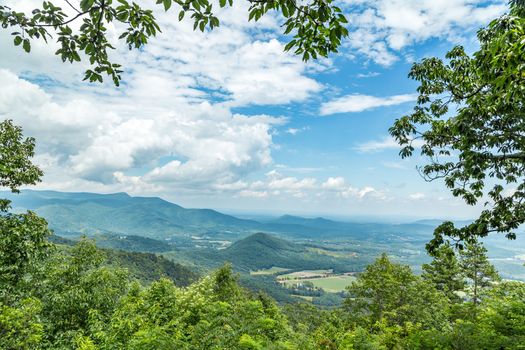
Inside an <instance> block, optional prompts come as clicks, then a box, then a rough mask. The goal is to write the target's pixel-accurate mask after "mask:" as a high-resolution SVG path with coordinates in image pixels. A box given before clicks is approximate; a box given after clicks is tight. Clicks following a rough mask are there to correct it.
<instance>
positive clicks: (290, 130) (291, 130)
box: [284, 126, 310, 136]
mask: <svg viewBox="0 0 525 350" xmlns="http://www.w3.org/2000/svg"><path fill="white" fill-rule="evenodd" d="M309 129H310V127H308V126H303V127H302V128H288V129H286V130H285V131H284V132H285V133H287V134H290V135H294V136H295V135H297V134H299V133H301V132H303V131H306V130H309Z"/></svg>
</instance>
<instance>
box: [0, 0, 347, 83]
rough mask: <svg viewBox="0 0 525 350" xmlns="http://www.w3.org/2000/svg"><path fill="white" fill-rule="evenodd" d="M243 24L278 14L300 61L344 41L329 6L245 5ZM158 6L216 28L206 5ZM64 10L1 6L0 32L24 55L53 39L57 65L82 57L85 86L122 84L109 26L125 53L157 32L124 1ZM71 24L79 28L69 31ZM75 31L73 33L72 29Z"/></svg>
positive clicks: (190, 1) (271, 1) (340, 18)
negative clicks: (105, 79) (270, 13)
mask: <svg viewBox="0 0 525 350" xmlns="http://www.w3.org/2000/svg"><path fill="white" fill-rule="evenodd" d="M248 1H249V3H250V7H249V11H248V12H249V16H248V20H252V19H253V20H255V21H257V20H259V19H260V18H261V17H262V16H264V15H265V14H266V13H267V12H268V11H270V10H275V11H279V12H280V14H282V16H283V17H284V18H285V22H284V23H283V27H284V28H285V29H284V34H285V35H286V34H289V33H291V34H292V35H293V38H292V40H290V42H289V43H288V44H287V45H286V47H285V50H286V51H289V50H293V51H294V53H295V54H300V55H302V58H303V60H305V61H307V60H309V59H310V58H314V59H315V58H317V57H318V56H327V55H328V54H329V53H332V52H337V48H338V47H339V45H340V44H341V40H342V39H343V38H345V37H346V36H348V30H347V29H346V28H345V27H344V24H345V23H347V20H346V18H345V16H344V15H343V14H342V11H341V9H340V8H339V7H337V6H335V5H334V4H333V3H332V0H312V1H310V2H307V3H299V2H297V1H295V0H248ZM156 3H157V4H160V5H162V6H163V7H164V10H165V11H168V10H169V9H170V8H171V7H172V6H173V5H176V6H177V7H178V8H179V11H180V12H179V13H178V20H179V21H182V20H183V18H184V17H185V16H186V15H187V16H191V19H192V20H193V22H194V25H193V28H194V29H200V30H201V31H205V30H206V28H209V29H213V28H214V27H218V26H219V19H218V18H217V17H216V16H215V15H214V14H213V4H212V3H210V2H209V1H208V0H157V1H156ZM64 5H65V6H66V8H65V9H63V8H61V7H59V6H56V5H55V4H54V2H51V1H44V2H43V4H42V8H37V9H34V10H33V11H32V14H31V15H27V14H25V13H23V12H17V11H16V10H14V9H11V8H9V7H8V6H5V5H0V23H1V24H2V27H3V28H5V29H7V28H11V29H12V30H14V31H13V32H12V33H11V34H12V35H13V42H14V45H16V46H21V47H22V48H23V49H24V50H25V51H26V52H30V51H31V41H32V40H44V41H45V42H47V41H48V40H50V39H51V38H52V37H53V35H54V36H55V37H56V41H57V43H58V44H59V46H60V48H59V49H58V50H57V51H56V55H58V56H60V57H61V59H62V61H64V62H66V61H69V62H71V63H73V62H79V61H81V57H82V56H86V57H87V58H88V60H89V63H90V68H89V69H87V70H86V72H85V76H84V80H89V81H91V82H94V81H98V82H102V81H103V77H102V74H106V75H108V76H109V77H110V78H111V79H112V80H113V82H114V83H115V84H116V85H119V82H120V80H121V75H120V74H121V73H122V67H121V65H119V64H117V63H114V62H112V61H111V60H110V58H109V54H108V50H111V49H114V48H115V46H116V43H115V42H111V41H110V40H109V39H108V32H107V28H108V26H109V25H110V24H111V25H114V26H115V27H116V28H117V30H119V32H120V33H121V34H120V37H119V39H121V40H125V42H126V44H127V45H128V47H129V49H132V48H135V49H139V48H141V47H142V46H144V45H145V44H146V43H147V42H148V40H149V39H150V38H151V37H153V36H155V35H156V34H157V33H158V32H160V31H161V28H160V27H159V25H158V24H157V22H156V20H155V17H154V15H153V10H152V9H150V8H148V9H145V8H143V7H141V6H140V5H139V4H137V3H135V2H132V3H130V2H128V1H127V0H117V1H113V0H81V1H80V3H79V4H76V3H74V2H72V1H69V0H65V4H64ZM228 5H229V6H232V5H233V0H228V1H226V0H219V6H220V7H221V8H222V7H226V6H228ZM74 22H80V23H82V24H81V25H76V26H73V23H74ZM77 27H78V29H77Z"/></svg>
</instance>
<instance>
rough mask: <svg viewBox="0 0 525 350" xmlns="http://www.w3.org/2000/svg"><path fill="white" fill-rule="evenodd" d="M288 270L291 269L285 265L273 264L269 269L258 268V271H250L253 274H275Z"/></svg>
mask: <svg viewBox="0 0 525 350" xmlns="http://www.w3.org/2000/svg"><path fill="white" fill-rule="evenodd" d="M286 271H290V269H286V268H284V267H277V266H272V267H271V268H269V269H261V270H257V271H250V275H252V276H262V275H275V274H278V273H283V272H286Z"/></svg>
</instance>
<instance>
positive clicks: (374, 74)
mask: <svg viewBox="0 0 525 350" xmlns="http://www.w3.org/2000/svg"><path fill="white" fill-rule="evenodd" d="M380 75H381V73H379V72H366V73H359V74H357V75H356V77H358V78H361V79H363V78H375V77H378V76H380Z"/></svg>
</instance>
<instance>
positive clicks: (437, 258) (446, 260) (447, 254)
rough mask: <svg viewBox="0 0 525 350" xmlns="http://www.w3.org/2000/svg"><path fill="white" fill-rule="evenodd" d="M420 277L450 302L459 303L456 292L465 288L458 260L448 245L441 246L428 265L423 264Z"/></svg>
mask: <svg viewBox="0 0 525 350" xmlns="http://www.w3.org/2000/svg"><path fill="white" fill-rule="evenodd" d="M422 268H423V274H422V277H423V279H425V280H426V281H429V282H431V283H432V284H433V285H434V286H435V287H436V289H437V290H439V291H442V292H443V293H445V295H446V296H447V297H448V299H449V300H450V301H454V302H457V301H459V299H460V298H459V296H458V294H457V292H459V291H462V290H463V289H464V288H465V280H464V277H463V273H462V271H461V266H460V264H459V260H458V258H457V256H456V254H455V252H454V249H453V248H452V247H451V246H450V245H443V246H441V247H439V248H438V249H436V250H435V251H434V253H433V260H432V262H430V264H423V266H422Z"/></svg>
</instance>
